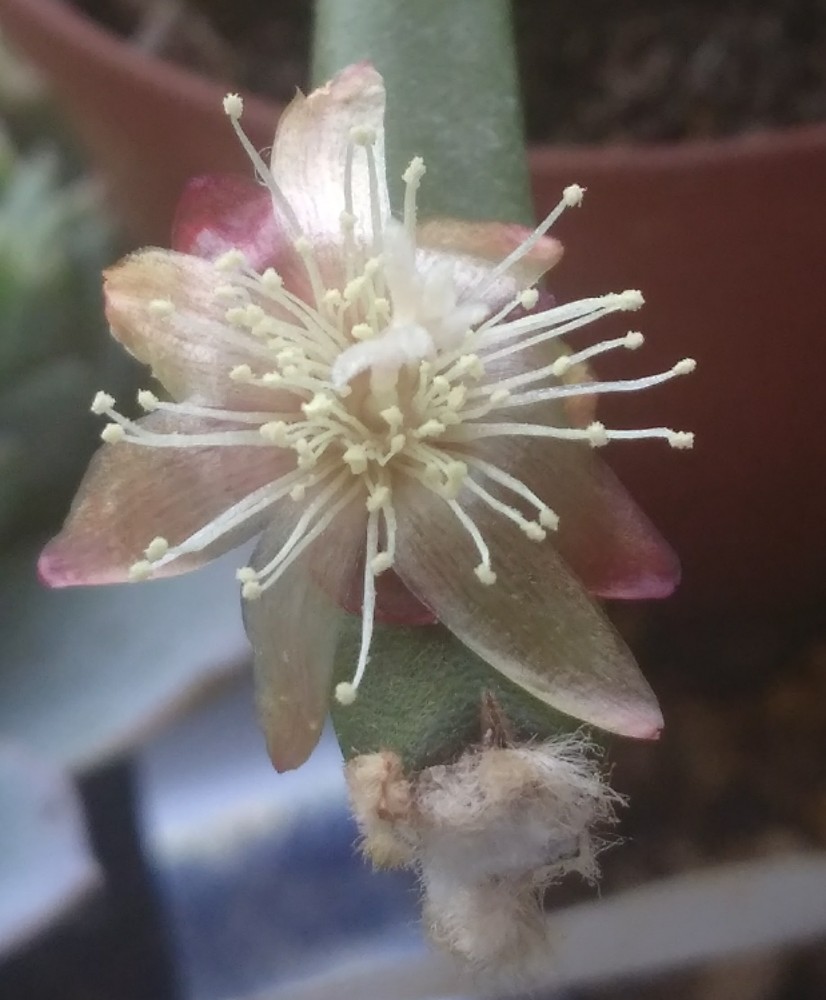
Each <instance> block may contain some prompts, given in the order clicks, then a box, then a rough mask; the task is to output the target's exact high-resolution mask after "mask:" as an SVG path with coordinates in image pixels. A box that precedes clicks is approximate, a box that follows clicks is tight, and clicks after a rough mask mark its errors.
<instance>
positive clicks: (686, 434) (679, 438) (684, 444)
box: [667, 431, 694, 449]
mask: <svg viewBox="0 0 826 1000" xmlns="http://www.w3.org/2000/svg"><path fill="white" fill-rule="evenodd" d="M667 440H668V443H669V444H670V445H671V447H672V448H678V449H687V448H693V447H694V435H693V434H692V433H691V432H690V431H669V433H668V438H667Z"/></svg>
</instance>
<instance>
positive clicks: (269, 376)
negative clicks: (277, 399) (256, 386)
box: [261, 372, 284, 386]
mask: <svg viewBox="0 0 826 1000" xmlns="http://www.w3.org/2000/svg"><path fill="white" fill-rule="evenodd" d="M261 381H262V382H263V384H264V385H269V386H272V385H281V383H282V382H283V381H284V376H283V375H282V374H281V373H280V372H264V374H263V375H262V376H261Z"/></svg>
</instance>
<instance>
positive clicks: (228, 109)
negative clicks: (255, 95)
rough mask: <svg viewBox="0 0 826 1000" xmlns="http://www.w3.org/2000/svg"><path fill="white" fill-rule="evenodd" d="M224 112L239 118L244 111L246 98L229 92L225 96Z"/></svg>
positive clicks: (231, 116)
mask: <svg viewBox="0 0 826 1000" xmlns="http://www.w3.org/2000/svg"><path fill="white" fill-rule="evenodd" d="M223 103H224V114H226V115H227V116H228V117H230V118H234V119H236V120H237V119H239V118H240V117H241V115H243V113H244V99H243V98H242V97H241V95H240V94H227V95H226V97H225V98H224V102H223Z"/></svg>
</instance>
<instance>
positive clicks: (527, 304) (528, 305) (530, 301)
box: [519, 288, 539, 309]
mask: <svg viewBox="0 0 826 1000" xmlns="http://www.w3.org/2000/svg"><path fill="white" fill-rule="evenodd" d="M538 301H539V290H538V289H536V288H526V289H525V290H524V291H523V292H522V293H521V294H520V296H519V304H520V305H521V306H522V308H523V309H533V308H534V306H535V305H536V303H537V302H538Z"/></svg>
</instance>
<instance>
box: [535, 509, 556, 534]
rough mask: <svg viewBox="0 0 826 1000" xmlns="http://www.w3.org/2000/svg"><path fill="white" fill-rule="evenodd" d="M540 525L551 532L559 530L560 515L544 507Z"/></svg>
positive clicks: (540, 513)
mask: <svg viewBox="0 0 826 1000" xmlns="http://www.w3.org/2000/svg"><path fill="white" fill-rule="evenodd" d="M539 523H540V524H541V525H542V527H543V528H547V529H548V530H549V531H556V530H557V529H558V528H559V514H557V513H555V512H554V511H552V510H551V509H550V507H543V508H542V509H541V510H540V511H539Z"/></svg>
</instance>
